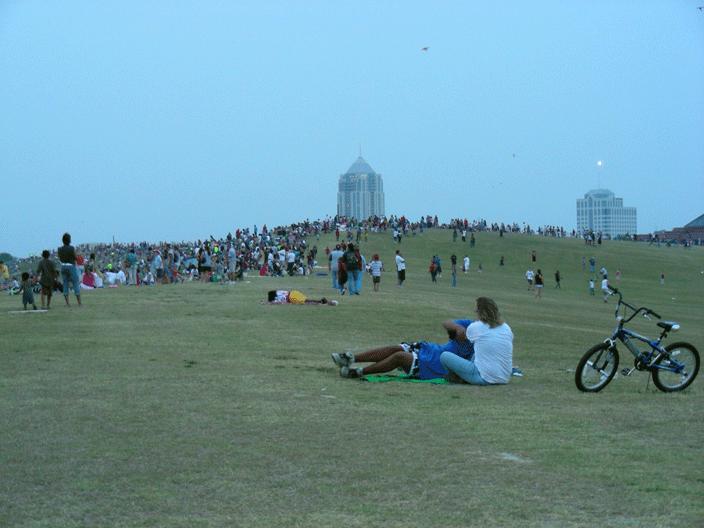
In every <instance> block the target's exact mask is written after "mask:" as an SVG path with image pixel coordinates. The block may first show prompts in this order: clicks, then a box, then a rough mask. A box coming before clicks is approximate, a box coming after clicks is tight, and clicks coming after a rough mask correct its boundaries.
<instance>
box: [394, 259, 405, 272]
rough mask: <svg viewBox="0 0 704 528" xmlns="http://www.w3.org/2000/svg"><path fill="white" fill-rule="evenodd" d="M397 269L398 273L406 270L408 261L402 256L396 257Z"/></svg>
mask: <svg viewBox="0 0 704 528" xmlns="http://www.w3.org/2000/svg"><path fill="white" fill-rule="evenodd" d="M396 269H397V270H398V271H403V270H405V269H406V259H405V258H403V257H402V256H401V255H396Z"/></svg>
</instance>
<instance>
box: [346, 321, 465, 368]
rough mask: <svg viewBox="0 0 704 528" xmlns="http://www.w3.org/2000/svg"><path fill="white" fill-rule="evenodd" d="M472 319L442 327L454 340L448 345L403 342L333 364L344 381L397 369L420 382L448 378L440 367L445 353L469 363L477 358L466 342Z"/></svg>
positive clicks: (354, 355) (368, 351) (350, 353)
mask: <svg viewBox="0 0 704 528" xmlns="http://www.w3.org/2000/svg"><path fill="white" fill-rule="evenodd" d="M470 324H472V321H471V320H470V319H457V320H448V321H445V322H443V323H442V326H443V328H444V329H445V330H446V331H447V335H448V337H449V338H450V339H449V341H448V342H447V343H445V344H439V343H431V342H428V341H418V342H413V343H407V342H402V343H400V344H398V345H390V346H384V347H380V348H374V349H371V350H367V351H366V352H362V353H359V354H353V353H352V352H343V353H337V352H335V353H333V354H332V360H333V361H334V363H335V364H336V365H337V366H338V367H340V376H342V377H343V378H361V377H362V376H366V375H367V374H379V373H382V372H390V371H392V370H395V369H399V368H400V369H402V370H404V371H405V372H406V373H407V374H408V375H409V376H412V377H415V378H418V379H434V378H444V377H446V376H448V370H447V369H446V368H445V367H444V366H443V365H442V363H440V356H441V354H442V353H443V352H446V353H448V354H454V355H457V356H458V357H460V358H462V359H466V360H471V359H472V357H473V356H474V347H473V345H472V343H471V342H470V341H469V340H467V339H466V338H465V334H466V331H467V328H468V327H469V325H470ZM355 363H372V364H371V365H367V366H366V367H360V366H357V367H353V366H352V365H353V364H355Z"/></svg>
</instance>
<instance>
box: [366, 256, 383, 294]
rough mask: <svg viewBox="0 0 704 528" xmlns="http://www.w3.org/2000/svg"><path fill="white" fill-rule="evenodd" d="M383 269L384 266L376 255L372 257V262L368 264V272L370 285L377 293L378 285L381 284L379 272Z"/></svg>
mask: <svg viewBox="0 0 704 528" xmlns="http://www.w3.org/2000/svg"><path fill="white" fill-rule="evenodd" d="M383 269H384V264H383V263H382V262H381V260H379V255H378V253H375V254H374V256H373V257H372V261H371V263H370V264H369V272H370V273H371V274H372V284H373V285H374V291H375V292H378V291H379V284H380V283H381V272H382V270H383Z"/></svg>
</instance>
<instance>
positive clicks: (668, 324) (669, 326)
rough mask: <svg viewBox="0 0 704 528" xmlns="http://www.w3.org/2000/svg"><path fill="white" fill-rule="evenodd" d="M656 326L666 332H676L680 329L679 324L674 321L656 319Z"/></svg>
mask: <svg viewBox="0 0 704 528" xmlns="http://www.w3.org/2000/svg"><path fill="white" fill-rule="evenodd" d="M658 326H659V327H660V328H663V329H664V330H665V331H666V332H677V330H679V329H680V325H679V324H678V323H676V322H674V321H658Z"/></svg>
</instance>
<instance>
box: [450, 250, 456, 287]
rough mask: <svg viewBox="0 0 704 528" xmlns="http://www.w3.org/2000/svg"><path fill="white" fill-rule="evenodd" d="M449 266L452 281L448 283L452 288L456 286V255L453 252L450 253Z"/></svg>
mask: <svg viewBox="0 0 704 528" xmlns="http://www.w3.org/2000/svg"><path fill="white" fill-rule="evenodd" d="M450 266H451V273H452V281H451V283H450V285H451V286H452V287H453V288H457V255H455V254H454V253H453V254H452V255H450Z"/></svg>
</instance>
